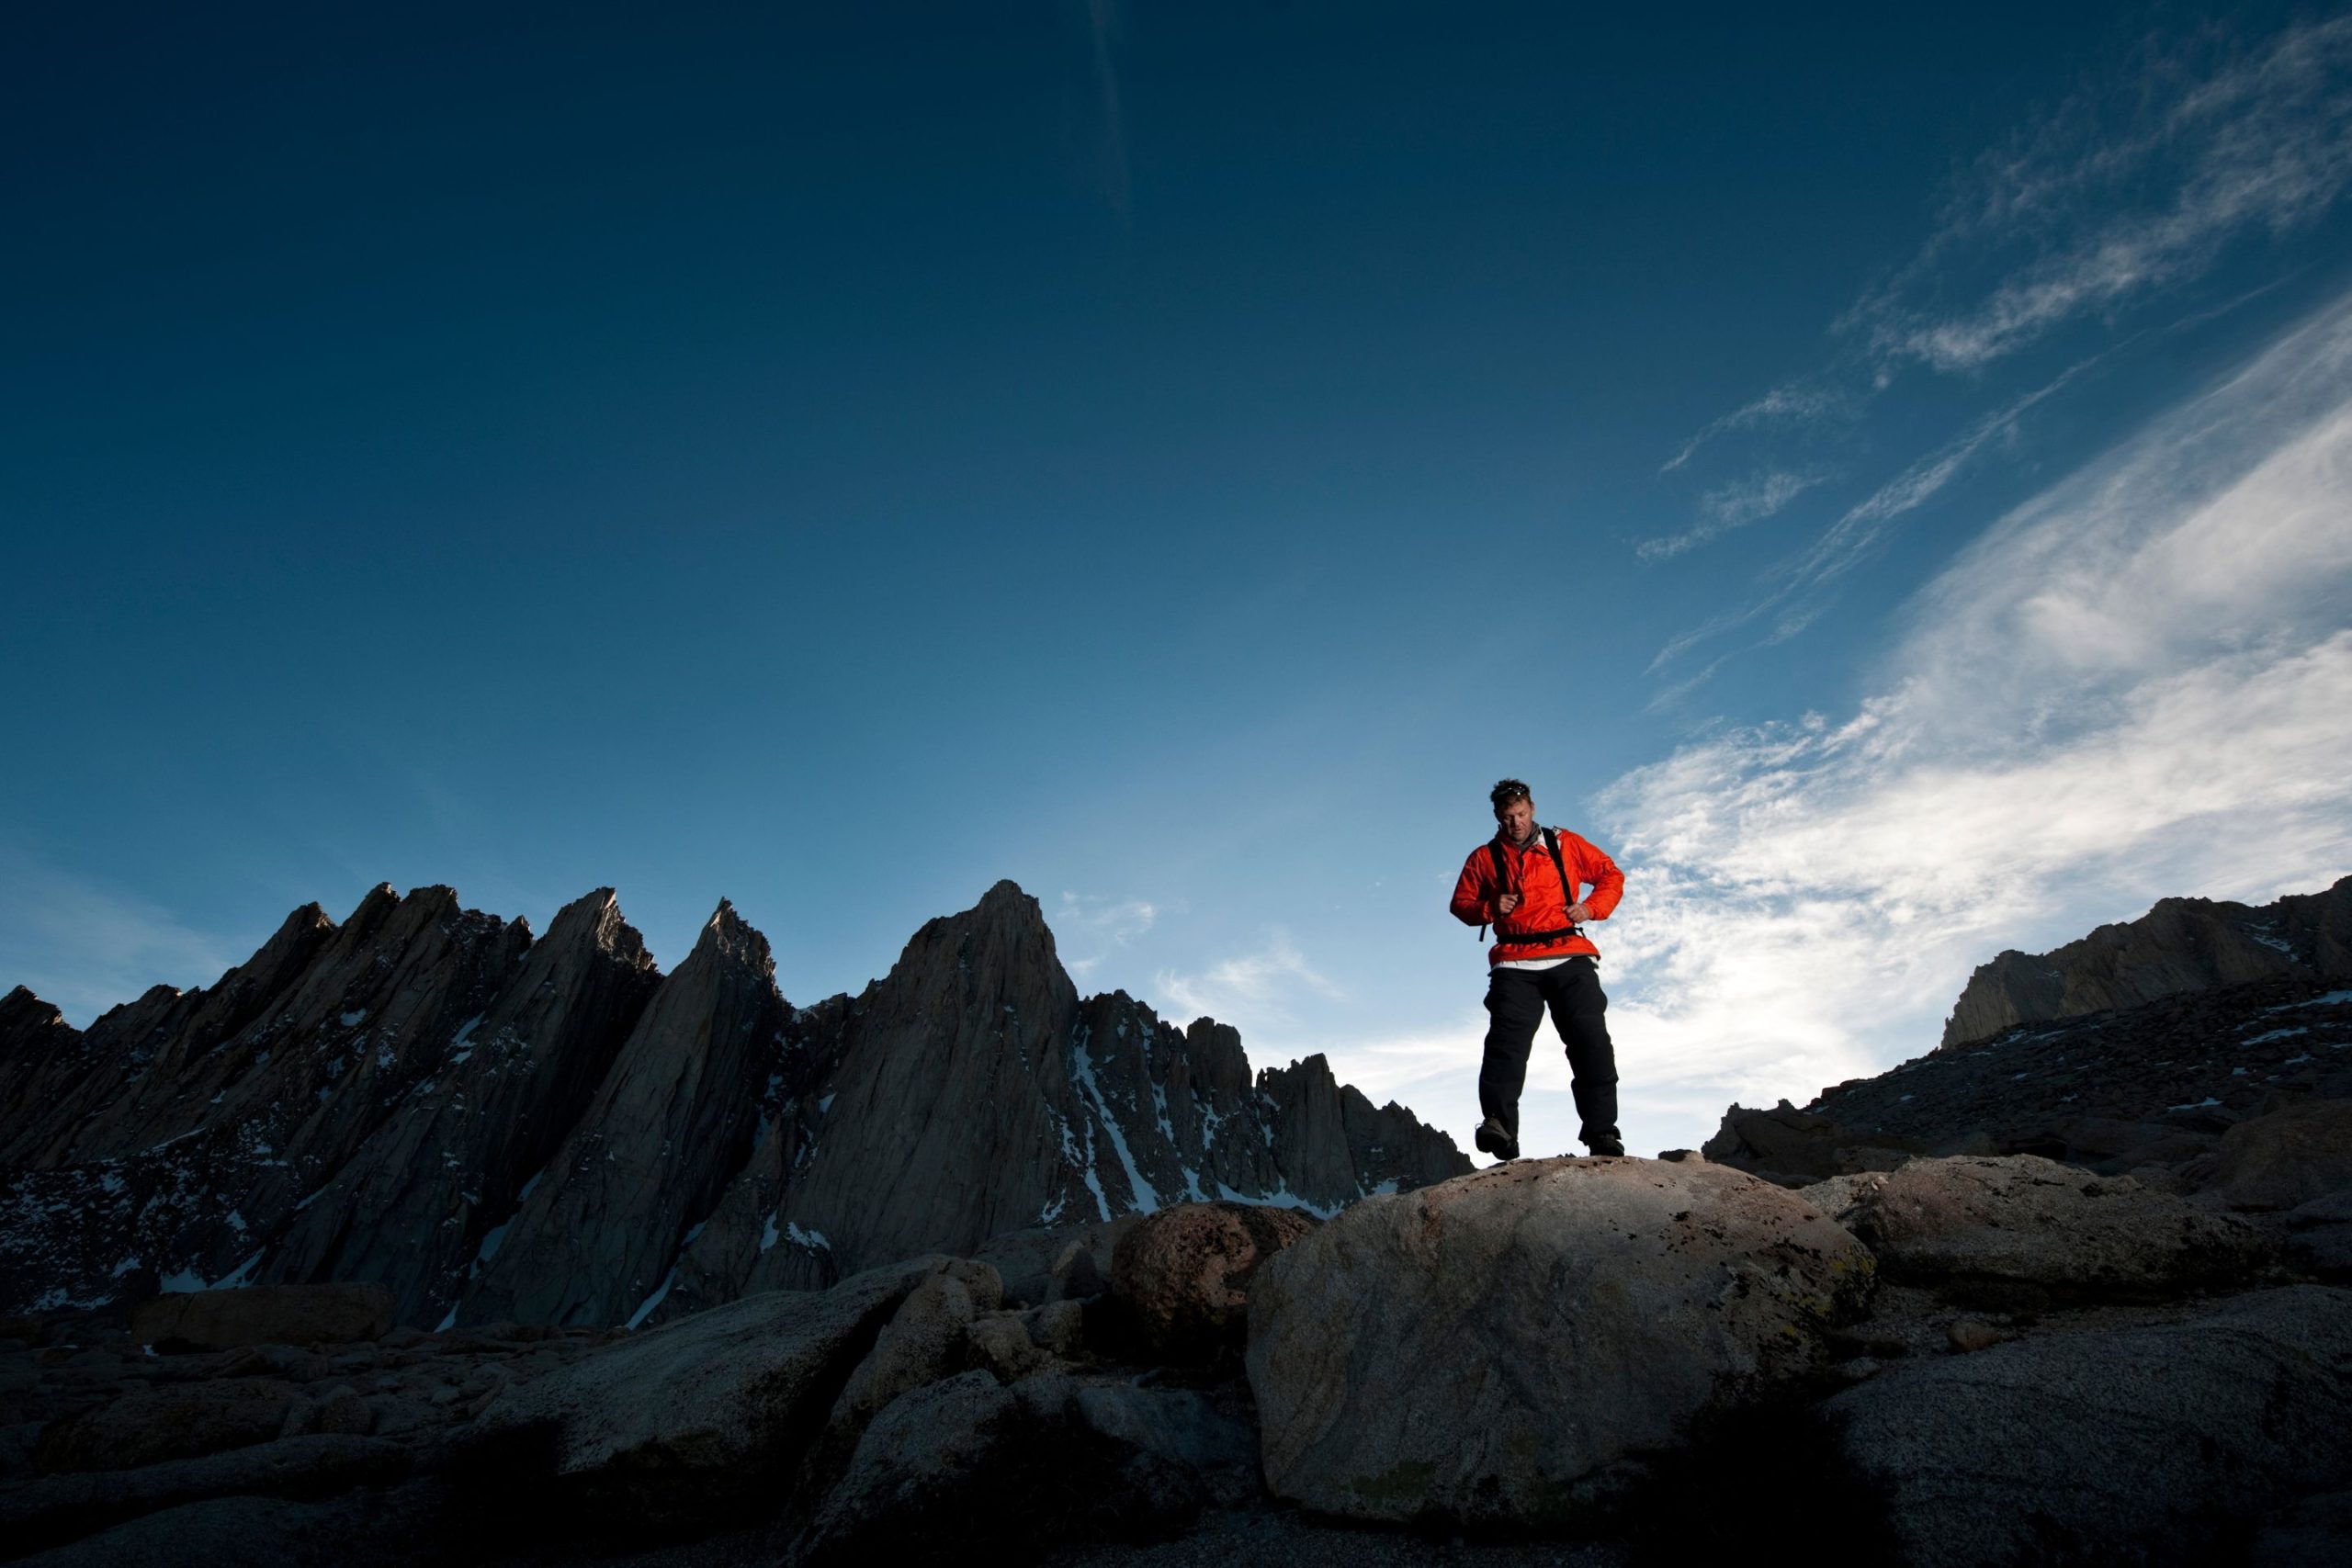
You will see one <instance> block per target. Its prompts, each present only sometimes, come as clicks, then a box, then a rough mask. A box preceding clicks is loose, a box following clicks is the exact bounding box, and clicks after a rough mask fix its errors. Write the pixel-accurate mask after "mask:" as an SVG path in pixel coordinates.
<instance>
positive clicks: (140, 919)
mask: <svg viewBox="0 0 2352 1568" xmlns="http://www.w3.org/2000/svg"><path fill="white" fill-rule="evenodd" d="M0 886H5V887H6V889H7V893H6V897H0V991H6V990H7V989H9V988H10V987H15V986H19V985H21V986H26V987H30V988H31V989H32V990H33V991H34V993H35V994H37V995H38V996H40V998H42V999H43V1000H44V1001H48V1002H51V1003H53V1004H54V1005H55V1006H56V1007H57V1008H58V1010H60V1011H62V1012H63V1013H64V1014H65V1016H66V1018H67V1020H68V1021H71V1022H72V1023H73V1024H74V1026H75V1027H77V1028H79V1027H84V1026H86V1025H87V1024H88V1023H89V1021H91V1020H92V1019H93V1018H96V1016H97V1015H98V1014H99V1013H101V1012H104V1011H105V1010H107V1009H108V1008H110V1007H114V1006H116V1005H118V1004H119V1003H122V1002H127V1001H130V1000H131V999H132V998H135V997H138V996H139V995H141V993H142V992H144V991H145V990H146V989H147V988H148V987H151V986H154V985H158V984H163V985H172V986H176V987H180V988H181V989H183V990H186V989H187V988H188V987H193V986H209V985H211V984H212V983H213V982H214V981H215V980H218V979H219V978H220V976H221V975H222V974H223V973H224V972H225V971H226V970H227V969H228V968H229V967H230V966H231V965H232V964H235V963H236V962H238V960H239V959H240V958H242V957H243V953H234V954H232V953H231V952H230V950H229V948H228V947H227V945H226V944H224V943H223V942H220V939H219V938H217V937H215V936H213V935H212V934H211V933H209V932H206V931H198V930H196V929H195V928H193V927H191V926H189V925H187V924H185V923H184V922H182V921H181V920H180V919H178V918H177V917H176V916H175V915H173V914H172V913H171V912H170V911H169V910H167V909H165V908H163V907H162V906H161V905H158V904H155V903H153V902H152V901H151V900H148V899H145V898H141V897H138V896H136V895H135V894H131V893H128V892H125V891H122V890H120V889H119V888H115V887H110V886H107V884H105V883H104V882H103V881H101V880H99V879H97V878H95V877H89V876H85V875H81V874H75V873H72V872H68V871H64V870H61V869H59V868H58V867H56V866H53V865H50V864H48V863H45V862H43V861H41V860H40V859H38V858H36V857H34V856H31V855H28V854H26V853H23V852H17V851H14V850H9V849H6V848H5V847H0Z"/></svg>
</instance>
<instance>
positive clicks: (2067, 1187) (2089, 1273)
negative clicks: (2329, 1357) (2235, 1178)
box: [1808, 1155, 2272, 1295]
mask: <svg viewBox="0 0 2352 1568" xmlns="http://www.w3.org/2000/svg"><path fill="white" fill-rule="evenodd" d="M1808 1195H1810V1190H1808ZM1841 1196H1843V1197H1845V1199H1846V1201H1845V1203H1844V1204H1843V1206H1842V1210H1841V1212H1842V1213H1843V1215H1844V1219H1845V1223H1846V1224H1847V1225H1848V1227H1849V1228H1850V1229H1851V1230H1852V1231H1853V1233H1854V1234H1855V1235H1858V1236H1860V1237H1861V1238H1862V1240H1863V1241H1865V1242H1867V1243H1868V1244H1869V1245H1870V1247H1871V1251H1873V1252H1874V1253H1876V1254H1877V1255H1878V1260H1879V1267H1880V1269H1882V1270H1883V1272H1884V1273H1885V1275H1886V1277H1887V1278H1889V1279H1891V1280H1909V1281H1917V1282H1920V1283H1939V1282H1945V1281H1955V1280H1957V1281H1997V1282H2003V1283H2008V1284H2015V1285H2028V1286H2033V1287H2036V1288H2038V1289H2041V1290H2047V1291H2053V1292H2061V1293H2076V1294H2081V1293H2110V1294H2113V1293H2120V1294H2125V1295H2161V1294H2165V1293H2168V1292H2179V1291H2184V1290H2189V1289H2194V1288H2197V1287H2199V1286H2201V1285H2207V1284H2225V1283H2232V1282H2235V1281H2238V1280H2243V1279H2244V1278H2245V1276H2246V1275H2247V1273H2248V1272H2249V1271H2250V1270H2252V1269H2256V1268H2257V1267H2258V1266H2259V1265H2261V1264H2262V1263H2264V1262H2266V1261H2267V1260H2268V1259H2269V1258H2270V1256H2271V1253H2272V1247H2271V1244H2270V1243H2269V1241H2268V1240H2267V1238H2266V1237H2265V1236H2264V1235H2263V1234H2262V1233H2261V1232H2259V1231H2257V1230H2256V1229H2255V1228H2254V1227H2253V1226H2251V1225H2248V1224H2245V1223H2244V1222H2243V1221H2240V1220H2236V1219H2233V1218H2232V1217H2231V1216H2229V1215H2226V1214H2216V1213H2210V1212H2208V1211H2206V1210H2203V1209H2200V1208H2198V1207H2196V1206H2195V1205H2193V1204H2190V1203H2188V1202H2187V1201H2183V1200H2181V1199H2179V1198H2176V1197H2174V1196H2172V1195H2170V1194H2169V1193H2164V1192H2157V1191H2154V1190H2150V1189H2148V1188H2145V1187H2143V1186H2142V1185H2141V1184H2140V1183H2138V1182H2136V1181H2134V1180H2132V1179H2131V1178H2130V1177H2124V1176H2094V1175H2092V1174H2091V1173H2090V1172H2088V1171H2086V1170H2081V1169H2077V1168H2075V1167H2073V1166H2066V1165H2060V1164H2058V1163H2057V1162H2056V1161H2054V1160H2046V1159H2039V1158H2036V1157H2035V1156H2031V1155H2012V1156H2007V1157H2005V1158H1998V1159H1990V1158H1965V1157H1963V1158H1955V1159H1922V1160H1914V1161H1912V1162H1911V1163H1910V1164H1908V1165H1905V1167H1904V1168H1902V1169H1900V1170H1897V1171H1893V1172H1889V1173H1886V1174H1883V1175H1871V1176H1860V1177H1855V1178H1852V1179H1851V1180H1850V1190H1849V1192H1848V1193H1846V1194H1842V1195H1841Z"/></svg>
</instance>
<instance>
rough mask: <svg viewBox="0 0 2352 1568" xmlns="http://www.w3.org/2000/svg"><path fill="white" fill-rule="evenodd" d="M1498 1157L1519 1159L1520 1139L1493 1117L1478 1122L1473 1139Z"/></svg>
mask: <svg viewBox="0 0 2352 1568" xmlns="http://www.w3.org/2000/svg"><path fill="white" fill-rule="evenodd" d="M1471 1141H1472V1142H1473V1143H1475V1144H1476V1145H1478V1146H1479V1147H1480V1148H1482V1149H1484V1150H1486V1151H1487V1153H1488V1154H1490V1155H1492V1156H1495V1157H1496V1158H1497V1159H1517V1158H1518V1157H1519V1140H1518V1139H1517V1138H1514V1137H1512V1136H1511V1135H1510V1134H1509V1133H1507V1132H1505V1131H1504V1130H1503V1124H1502V1123H1501V1122H1498V1121H1496V1120H1495V1119H1494V1118H1493V1117H1491V1116H1489V1117H1487V1119H1486V1120H1485V1121H1484V1122H1479V1123H1478V1132H1477V1135H1476V1137H1474V1138H1473V1139H1472V1140H1471Z"/></svg>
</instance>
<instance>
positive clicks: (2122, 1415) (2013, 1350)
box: [1824, 1285, 2352, 1568]
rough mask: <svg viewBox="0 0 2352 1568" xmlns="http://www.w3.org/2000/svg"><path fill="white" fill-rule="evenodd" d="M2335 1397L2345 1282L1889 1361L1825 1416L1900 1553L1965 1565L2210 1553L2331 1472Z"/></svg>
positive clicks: (2346, 1345)
mask: <svg viewBox="0 0 2352 1568" xmlns="http://www.w3.org/2000/svg"><path fill="white" fill-rule="evenodd" d="M2347 1409H2352V1292H2347V1291H2340V1290H2334V1289H2330V1288H2328V1287H2325V1286H2320V1285H2299V1286H2293V1287H2290V1288H2288V1289H2284V1290H2277V1291H2265V1292H2257V1293H2256V1294H2253V1295H2247V1296H2242V1297H2239V1298H2236V1299H2235V1300H2233V1301H2231V1302H2230V1303H2227V1304H2226V1305H2224V1306H2222V1307H2221V1308H2219V1309H2218V1310H2217V1311H2215V1312H2213V1313H2211V1314H2209V1315H2205V1316H2201V1317H2198V1318H2194V1319H2191V1320H2189V1321H2187V1322H2182V1323H2174V1324H2166V1325H2161V1326H2155V1327H2143V1328H2135V1329H2130V1330H2125V1331H2121V1332H2116V1331H2099V1332H2080V1333H2073V1334H2063V1335H2052V1336H2051V1337H2046V1338H2040V1339H2025V1340H2019V1341H2016V1342H2012V1343H2009V1344H2005V1345H1996V1346H1995V1347H1993V1348H1990V1349H1987V1350H1982V1351H1979V1352H1977V1353H1976V1354H1974V1355H1969V1356H1956V1357H1951V1358H1949V1359H1940V1360H1934V1361H1927V1362H1919V1363H1910V1364H1905V1365H1901V1366H1898V1367H1896V1368H1894V1369H1893V1370H1891V1371H1886V1372H1883V1373H1881V1374H1880V1375H1879V1376H1878V1377H1876V1378H1874V1379H1872V1380H1871V1381H1870V1382H1865V1383H1862V1384H1860V1385H1859V1386H1857V1387H1855V1388H1852V1389H1849V1390H1848V1391H1846V1392H1845V1393H1841V1394H1839V1395H1838V1396H1837V1397H1836V1398H1834V1399H1832V1400H1830V1401H1829V1402H1828V1404H1826V1406H1825V1407H1824V1414H1825V1415H1826V1417H1827V1418H1828V1420H1829V1421H1830V1423H1831V1424H1832V1428H1833V1430H1834V1432H1835V1434H1836V1439H1837V1442H1838V1447H1839V1450H1840V1452H1841V1453H1842V1454H1843V1456H1844V1459H1845V1462H1846V1463H1847V1464H1848V1465H1849V1466H1850V1467H1851V1469H1852V1470H1853V1471H1854V1472H1858V1473H1859V1475H1860V1477H1861V1478H1862V1479H1863V1480H1865V1481H1866V1482H1868V1483H1871V1484H1872V1485H1874V1486H1875V1487H1877V1488H1880V1489H1882V1491H1883V1495H1884V1496H1885V1498H1886V1506H1887V1510H1888V1516H1889V1518H1890V1521H1891V1523H1892V1524H1893V1526H1894V1530H1895V1532H1896V1534H1897V1536H1898V1537H1899V1539H1900V1540H1901V1541H1902V1551H1903V1558H1902V1561H1903V1562H1905V1563H1906V1564H1909V1565H1911V1568H1976V1565H1978V1564H1983V1563H1996V1562H2002V1563H2006V1562H2146V1561H2150V1560H2151V1557H2152V1556H2155V1557H2160V1558H2161V1560H2162V1561H2165V1562H2174V1561H2178V1562H2196V1561H2211V1558H2210V1557H2209V1556H2205V1555H2203V1553H2205V1552H2206V1551H2208V1550H2209V1549H2210V1548H2211V1547H2212V1546H2213V1545H2214V1544H2215V1542H2216V1541H2217V1540H2220V1539H2222V1537H2223V1536H2224V1535H2226V1534H2227V1533H2228V1532H2230V1531H2231V1530H2232V1529H2233V1528H2243V1526H2244V1524H2245V1521H2246V1520H2247V1519H2249V1518H2251V1517H2255V1516H2258V1515H2260V1514H2261V1513H2262V1512H2263V1511H2264V1510H2266V1509H2268V1508H2272V1507H2275V1506H2279V1505H2281V1504H2283V1503H2285V1502H2288V1501H2290V1500H2291V1499H2293V1498H2295V1497H2297V1496H2300V1495H2304V1494H2307V1493H2311V1492H2314V1491H2319V1490H2323V1489H2325V1488H2327V1487H2330V1486H2340V1485H2342V1484H2343V1482H2344V1478H2345V1476H2346V1473H2347V1469H2352V1422H2347V1421H2346V1419H2345V1412H2346V1410H2347ZM2158 1548H2161V1551H2157V1550H2156V1549H2158Z"/></svg>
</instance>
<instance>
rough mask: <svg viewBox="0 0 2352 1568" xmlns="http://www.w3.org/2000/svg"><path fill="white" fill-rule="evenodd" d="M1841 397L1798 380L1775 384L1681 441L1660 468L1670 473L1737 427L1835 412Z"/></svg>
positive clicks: (1805, 420) (1791, 421)
mask: <svg viewBox="0 0 2352 1568" xmlns="http://www.w3.org/2000/svg"><path fill="white" fill-rule="evenodd" d="M1840 401H1841V400H1840V399H1839V398H1838V395H1837V394H1835V393H1832V392H1829V391H1827V390H1826V389H1821V388H1818V387H1806V386H1802V385H1799V384H1796V383H1793V382H1792V383H1791V384H1789V385H1787V386H1781V387H1775V388H1773V389H1771V390H1770V391H1769V392H1767V393H1765V394H1764V395H1763V396H1762V397H1760V398H1758V399H1757V400H1755V401H1754V402H1752V403H1748V404H1747V405H1745V406H1744V407H1741V408H1736V409H1734V410H1733V411H1732V412H1729V413H1727V414H1724V416H1723V417H1722V418H1720V419H1718V420H1715V421H1714V422H1713V423H1710V424H1709V425H1708V426H1707V427H1706V428H1705V429H1703V430H1702V431H1700V432H1699V434H1696V435H1693V436H1692V437H1691V439H1690V440H1688V441H1686V442H1684V443H1683V444H1682V446H1681V449H1680V450H1679V451H1677V452H1676V453H1675V454H1674V456H1673V457H1668V459H1667V460H1666V462H1665V464H1664V466H1663V467H1661V468H1659V469H1658V472H1659V473H1661V474H1670V473H1672V472H1674V470H1675V469H1677V468H1681V467H1682V466H1683V465H1684V464H1686V463H1688V462H1690V461H1691V457H1693V456H1695V455H1696V454H1697V452H1698V450H1699V448H1700V447H1702V446H1705V445H1706V444H1707V443H1708V442H1710V441H1713V440H1714V439H1715V438H1716V437H1717V436H1719V435H1724V434H1729V433H1730V432H1732V431H1735V430H1754V429H1757V428H1758V427H1759V426H1766V425H1779V424H1802V423H1808V422H1810V421H1813V420H1816V419H1820V418H1822V417H1823V416H1824V415H1826V414H1829V413H1831V412H1835V411H1836V410H1837V408H1838V405H1839V402H1840Z"/></svg>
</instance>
